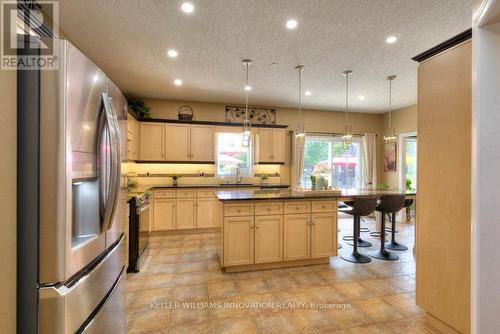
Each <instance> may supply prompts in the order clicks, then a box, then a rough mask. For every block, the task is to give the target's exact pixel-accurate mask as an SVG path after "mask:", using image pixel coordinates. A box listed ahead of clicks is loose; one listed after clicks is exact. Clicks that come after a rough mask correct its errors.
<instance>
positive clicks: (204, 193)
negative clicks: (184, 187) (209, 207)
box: [196, 189, 215, 197]
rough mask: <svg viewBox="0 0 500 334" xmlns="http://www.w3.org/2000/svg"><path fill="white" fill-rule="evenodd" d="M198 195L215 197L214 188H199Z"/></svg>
mask: <svg viewBox="0 0 500 334" xmlns="http://www.w3.org/2000/svg"><path fill="white" fill-rule="evenodd" d="M196 195H197V196H198V197H215V194H214V190H213V189H198V191H197V192H196Z"/></svg>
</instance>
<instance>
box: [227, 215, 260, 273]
mask: <svg viewBox="0 0 500 334" xmlns="http://www.w3.org/2000/svg"><path fill="white" fill-rule="evenodd" d="M252 263H254V217H253V216H244V217H225V218H224V266H238V265H245V264H252Z"/></svg>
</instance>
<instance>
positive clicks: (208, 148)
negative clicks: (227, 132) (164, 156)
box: [189, 124, 215, 163]
mask: <svg viewBox="0 0 500 334" xmlns="http://www.w3.org/2000/svg"><path fill="white" fill-rule="evenodd" d="M214 137H215V127H213V126H207V125H195V124H193V125H191V147H190V157H189V158H190V160H192V161H206V162H212V163H213V162H214V161H215V154H214V148H215V140H214Z"/></svg>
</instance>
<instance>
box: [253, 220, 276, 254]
mask: <svg viewBox="0 0 500 334" xmlns="http://www.w3.org/2000/svg"><path fill="white" fill-rule="evenodd" d="M280 261H283V216H282V215H271V216H256V217H255V263H270V262H280Z"/></svg>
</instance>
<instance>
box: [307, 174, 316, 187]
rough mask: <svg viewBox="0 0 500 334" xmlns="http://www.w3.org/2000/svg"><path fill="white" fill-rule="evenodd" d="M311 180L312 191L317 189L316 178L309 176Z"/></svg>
mask: <svg viewBox="0 0 500 334" xmlns="http://www.w3.org/2000/svg"><path fill="white" fill-rule="evenodd" d="M309 179H310V180H311V190H314V189H316V176H314V175H311V176H309Z"/></svg>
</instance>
